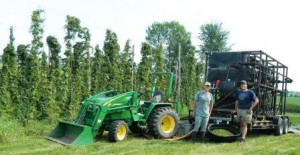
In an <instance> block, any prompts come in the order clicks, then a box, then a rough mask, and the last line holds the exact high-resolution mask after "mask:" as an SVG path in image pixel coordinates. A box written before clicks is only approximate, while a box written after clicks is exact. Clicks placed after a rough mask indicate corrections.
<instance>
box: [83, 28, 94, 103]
mask: <svg viewBox="0 0 300 155" xmlns="http://www.w3.org/2000/svg"><path fill="white" fill-rule="evenodd" d="M81 34H82V37H81V39H82V42H83V45H84V46H83V50H84V51H83V62H82V68H81V73H82V75H83V85H82V91H83V92H82V99H81V100H84V99H86V98H87V97H89V96H90V95H91V88H92V83H91V68H92V65H91V56H90V49H91V47H92V46H91V44H90V41H91V34H90V31H89V29H88V28H86V27H85V28H83V29H82V31H81Z"/></svg>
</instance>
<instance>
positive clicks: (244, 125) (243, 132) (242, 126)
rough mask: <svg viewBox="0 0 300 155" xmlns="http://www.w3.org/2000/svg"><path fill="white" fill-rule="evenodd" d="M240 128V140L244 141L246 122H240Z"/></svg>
mask: <svg viewBox="0 0 300 155" xmlns="http://www.w3.org/2000/svg"><path fill="white" fill-rule="evenodd" d="M240 127H241V133H242V140H245V138H246V135H247V122H245V121H241V122H240Z"/></svg>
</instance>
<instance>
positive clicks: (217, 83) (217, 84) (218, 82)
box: [216, 80, 221, 88]
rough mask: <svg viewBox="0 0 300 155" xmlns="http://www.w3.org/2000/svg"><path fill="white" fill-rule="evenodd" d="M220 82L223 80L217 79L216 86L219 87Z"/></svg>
mask: <svg viewBox="0 0 300 155" xmlns="http://www.w3.org/2000/svg"><path fill="white" fill-rule="evenodd" d="M220 82H221V80H217V81H216V88H219V85H220Z"/></svg>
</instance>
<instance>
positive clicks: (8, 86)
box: [0, 27, 18, 108]
mask: <svg viewBox="0 0 300 155" xmlns="http://www.w3.org/2000/svg"><path fill="white" fill-rule="evenodd" d="M9 40H10V42H9V44H7V46H6V47H5V48H4V50H3V57H2V60H3V67H2V69H1V72H0V77H1V78H0V105H1V106H4V107H7V108H13V107H14V106H15V105H14V102H15V101H16V97H17V95H18V94H17V73H18V64H17V54H16V51H15V47H14V40H15V39H14V35H13V27H10V37H9Z"/></svg>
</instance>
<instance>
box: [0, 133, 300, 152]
mask: <svg viewBox="0 0 300 155" xmlns="http://www.w3.org/2000/svg"><path fill="white" fill-rule="evenodd" d="M106 139H107V137H106V136H104V137H103V138H102V139H100V140H98V141H96V142H95V143H94V144H93V145H87V146H73V147H66V146H62V145H60V144H57V143H54V142H51V141H47V140H45V139H44V138H43V137H22V138H21V139H19V140H18V141H16V142H9V143H5V144H2V145H0V154H7V155H8V154H30V155H34V154H37V155H40V154H64V155H65V154H72V155H74V154H179V155H182V154H241V153H242V154H253V153H255V154H300V145H299V144H300V135H295V134H287V135H283V136H274V135H271V134H260V135H257V134H256V135H254V134H252V135H250V136H249V138H248V139H247V141H246V143H244V144H241V143H239V142H234V143H220V144H218V143H206V144H201V143H196V144H191V143H189V142H188V141H185V140H180V141H173V142H170V141H166V140H154V139H153V140H146V139H145V138H142V137H128V138H127V139H126V140H124V141H122V142H118V143H110V142H107V140H106Z"/></svg>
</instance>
